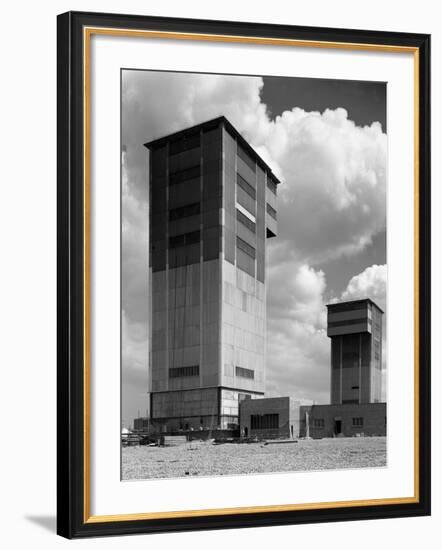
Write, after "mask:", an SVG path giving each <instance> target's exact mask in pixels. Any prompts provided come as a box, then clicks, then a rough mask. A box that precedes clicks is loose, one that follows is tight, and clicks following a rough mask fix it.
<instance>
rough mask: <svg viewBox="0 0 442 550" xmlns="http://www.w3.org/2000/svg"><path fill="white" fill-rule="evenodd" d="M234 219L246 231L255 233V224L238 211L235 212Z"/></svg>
mask: <svg viewBox="0 0 442 550" xmlns="http://www.w3.org/2000/svg"><path fill="white" fill-rule="evenodd" d="M236 219H237V220H238V221H239V222H241V223H242V224H243V225H244V226H245V227H247V229H249V230H250V231H251V232H252V233H256V224H255V223H253V222H252V220H250V219H249V218H248V217H247V216H245V215H244V214H243V213H242V212H241V211H240V210H238V209H237V210H236Z"/></svg>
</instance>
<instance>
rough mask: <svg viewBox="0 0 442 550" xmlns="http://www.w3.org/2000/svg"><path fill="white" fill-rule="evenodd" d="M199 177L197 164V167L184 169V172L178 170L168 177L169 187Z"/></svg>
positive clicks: (199, 172) (199, 169)
mask: <svg viewBox="0 0 442 550" xmlns="http://www.w3.org/2000/svg"><path fill="white" fill-rule="evenodd" d="M200 175H201V167H200V165H199V164H198V165H197V166H192V167H191V168H186V169H185V170H180V171H179V172H174V173H173V174H170V176H169V185H177V184H178V183H182V182H183V181H187V180H192V179H195V178H199V177H200Z"/></svg>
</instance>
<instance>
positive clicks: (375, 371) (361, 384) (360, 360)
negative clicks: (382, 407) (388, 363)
mask: <svg viewBox="0 0 442 550" xmlns="http://www.w3.org/2000/svg"><path fill="white" fill-rule="evenodd" d="M383 313H384V312H383V311H382V310H381V309H380V308H379V307H378V306H377V305H376V304H375V303H374V302H373V301H372V300H370V299H365V300H354V301H350V302H340V303H336V304H329V305H328V306H327V336H329V337H330V339H331V395H330V399H331V401H330V402H331V403H332V404H333V405H337V404H342V405H344V404H355V403H359V404H361V403H378V402H380V401H381V391H382V316H383Z"/></svg>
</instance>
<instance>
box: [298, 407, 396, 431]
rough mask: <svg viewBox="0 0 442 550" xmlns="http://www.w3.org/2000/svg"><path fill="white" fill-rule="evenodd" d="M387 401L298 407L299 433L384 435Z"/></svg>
mask: <svg viewBox="0 0 442 550" xmlns="http://www.w3.org/2000/svg"><path fill="white" fill-rule="evenodd" d="M386 433H387V406H386V403H362V404H357V403H355V404H345V405H303V406H301V407H300V408H299V436H300V437H311V438H313V439H321V438H323V437H344V436H345V437H352V436H358V435H360V436H362V435H364V436H385V435H386Z"/></svg>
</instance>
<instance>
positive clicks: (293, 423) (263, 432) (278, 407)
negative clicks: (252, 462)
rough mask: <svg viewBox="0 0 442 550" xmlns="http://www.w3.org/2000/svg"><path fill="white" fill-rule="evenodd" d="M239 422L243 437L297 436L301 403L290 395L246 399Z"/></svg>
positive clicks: (271, 437)
mask: <svg viewBox="0 0 442 550" xmlns="http://www.w3.org/2000/svg"><path fill="white" fill-rule="evenodd" d="M239 422H240V433H241V436H242V437H254V436H256V437H258V438H262V439H275V438H290V437H297V435H298V431H299V405H298V404H297V403H296V402H294V401H293V400H292V399H290V397H266V398H262V399H261V398H258V399H244V400H243V401H241V403H240V407H239Z"/></svg>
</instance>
